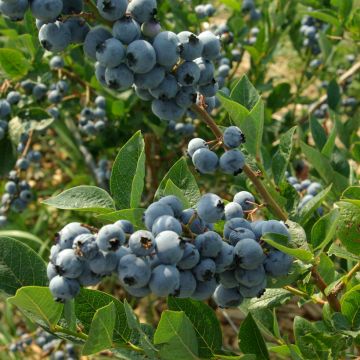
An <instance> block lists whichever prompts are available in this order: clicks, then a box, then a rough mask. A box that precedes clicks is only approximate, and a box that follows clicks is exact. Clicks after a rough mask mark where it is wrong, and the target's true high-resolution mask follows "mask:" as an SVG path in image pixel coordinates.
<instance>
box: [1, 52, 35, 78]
mask: <svg viewBox="0 0 360 360" xmlns="http://www.w3.org/2000/svg"><path fill="white" fill-rule="evenodd" d="M0 67H1V68H2V70H3V71H4V72H5V74H6V75H7V76H8V77H9V78H11V79H19V78H21V77H23V76H25V75H26V74H27V73H28V71H29V70H30V68H31V64H30V62H29V60H27V59H26V58H25V56H24V55H23V54H22V53H21V51H19V50H16V49H9V48H1V49H0Z"/></svg>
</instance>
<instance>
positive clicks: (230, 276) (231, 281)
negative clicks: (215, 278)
mask: <svg viewBox="0 0 360 360" xmlns="http://www.w3.org/2000/svg"><path fill="white" fill-rule="evenodd" d="M219 281H220V284H221V285H222V286H223V287H224V288H226V289H231V288H234V287H236V286H238V285H239V284H238V281H237V279H236V277H235V271H234V270H226V271H224V272H221V273H220V274H219Z"/></svg>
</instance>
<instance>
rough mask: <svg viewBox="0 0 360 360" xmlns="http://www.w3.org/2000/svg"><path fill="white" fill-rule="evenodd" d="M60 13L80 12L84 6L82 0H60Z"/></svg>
mask: <svg viewBox="0 0 360 360" xmlns="http://www.w3.org/2000/svg"><path fill="white" fill-rule="evenodd" d="M62 2H63V9H62V13H63V14H65V15H71V14H80V13H81V12H82V11H83V8H84V1H83V0H62Z"/></svg>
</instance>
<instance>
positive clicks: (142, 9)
mask: <svg viewBox="0 0 360 360" xmlns="http://www.w3.org/2000/svg"><path fill="white" fill-rule="evenodd" d="M156 8H157V4H156V0H132V1H131V2H130V3H129V5H128V8H127V11H128V12H129V13H130V14H131V16H132V17H133V18H134V19H135V20H136V21H138V22H139V23H143V22H145V21H149V20H151V19H153V17H154V16H155V15H156Z"/></svg>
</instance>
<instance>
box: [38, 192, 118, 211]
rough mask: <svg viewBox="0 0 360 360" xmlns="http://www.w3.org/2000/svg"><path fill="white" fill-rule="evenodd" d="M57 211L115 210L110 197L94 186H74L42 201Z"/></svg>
mask: <svg viewBox="0 0 360 360" xmlns="http://www.w3.org/2000/svg"><path fill="white" fill-rule="evenodd" d="M43 203H44V204H46V205H50V206H54V207H56V208H58V209H66V210H77V211H92V212H97V213H106V212H111V211H113V210H115V206H114V202H113V200H112V198H111V197H110V195H109V194H108V193H107V192H106V191H105V190H104V189H101V188H98V187H96V186H86V185H81V186H76V187H73V188H71V189H68V190H65V191H63V192H62V193H60V194H59V195H56V196H54V197H51V198H49V199H47V200H44V201H43Z"/></svg>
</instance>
